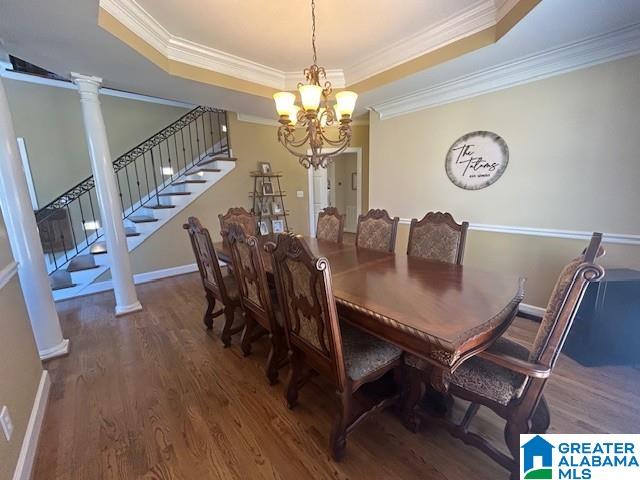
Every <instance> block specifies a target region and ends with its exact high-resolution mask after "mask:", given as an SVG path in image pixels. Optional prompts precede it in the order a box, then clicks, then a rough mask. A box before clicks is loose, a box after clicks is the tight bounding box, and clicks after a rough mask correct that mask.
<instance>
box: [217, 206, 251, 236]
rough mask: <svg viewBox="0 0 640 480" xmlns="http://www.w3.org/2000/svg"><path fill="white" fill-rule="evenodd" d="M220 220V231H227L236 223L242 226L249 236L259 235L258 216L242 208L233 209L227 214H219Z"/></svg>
mask: <svg viewBox="0 0 640 480" xmlns="http://www.w3.org/2000/svg"><path fill="white" fill-rule="evenodd" d="M218 219H219V220H220V231H223V230H227V228H228V227H229V225H231V224H232V223H235V224H237V225H240V226H241V227H242V228H243V229H244V231H245V233H246V234H247V235H253V236H256V235H257V234H258V230H257V229H258V220H257V218H256V216H255V215H253V214H251V213H249V212H247V211H246V210H245V209H244V208H242V207H232V208H230V209H229V211H228V212H227V213H226V214H224V215H223V214H219V215H218Z"/></svg>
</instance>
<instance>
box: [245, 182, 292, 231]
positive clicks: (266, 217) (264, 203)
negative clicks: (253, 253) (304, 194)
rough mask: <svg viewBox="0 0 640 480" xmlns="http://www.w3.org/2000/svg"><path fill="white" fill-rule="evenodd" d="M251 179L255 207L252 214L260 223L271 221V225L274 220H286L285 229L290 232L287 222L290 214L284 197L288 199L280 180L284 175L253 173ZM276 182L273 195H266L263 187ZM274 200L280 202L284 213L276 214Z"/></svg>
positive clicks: (252, 198)
mask: <svg viewBox="0 0 640 480" xmlns="http://www.w3.org/2000/svg"><path fill="white" fill-rule="evenodd" d="M251 178H253V193H252V194H251V201H252V205H253V207H252V208H251V212H252V213H253V214H254V215H255V216H256V218H257V220H258V223H260V222H263V221H265V222H266V221H269V223H271V222H272V221H273V220H284V229H285V231H287V232H288V231H289V223H288V221H287V215H288V213H289V212H288V211H287V209H286V207H285V206H284V197H286V196H287V194H286V192H284V191H283V190H282V187H281V186H280V178H282V174H281V173H279V172H274V173H262V172H251ZM274 180H275V182H276V183H275V185H273V187H272V189H273V193H265V192H264V189H263V188H262V185H263V184H264V183H272V184H273V181H274ZM274 200H277V201H279V202H280V206H281V207H282V211H280V212H278V213H274V211H273V208H272V204H273V201H274ZM265 211H268V212H269V213H264V212H265ZM270 232H273V226H272V227H271V230H270Z"/></svg>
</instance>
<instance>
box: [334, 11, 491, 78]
mask: <svg viewBox="0 0 640 480" xmlns="http://www.w3.org/2000/svg"><path fill="white" fill-rule="evenodd" d="M496 14H497V11H496V6H495V4H494V1H493V0H480V1H477V2H475V3H473V4H472V5H470V6H469V7H467V8H466V9H464V10H463V11H461V12H457V13H456V14H454V15H451V16H450V17H449V18H446V19H444V20H442V21H440V22H438V23H436V24H431V25H428V26H427V27H426V28H424V29H423V30H420V31H418V32H416V33H414V34H412V35H410V36H409V37H406V38H403V39H402V40H399V41H397V42H395V43H393V44H391V45H388V46H386V47H384V48H383V49H381V50H379V51H377V52H373V53H371V54H370V55H365V56H363V57H361V58H360V59H359V60H358V62H357V63H355V64H353V65H350V66H349V67H347V68H345V77H346V79H347V84H348V85H352V84H354V83H358V82H360V81H362V80H366V79H367V78H369V77H372V76H374V75H377V74H378V73H381V72H384V71H386V70H388V69H390V68H393V67H396V66H398V65H401V64H403V63H405V62H408V61H411V60H413V59H415V58H417V57H420V56H421V55H424V54H426V53H429V52H432V51H434V50H438V49H440V48H442V47H444V46H445V45H448V44H450V43H453V42H455V41H457V40H460V39H462V38H465V37H468V36H469V35H473V34H474V33H477V32H480V31H482V30H484V29H486V28H489V27H492V26H494V25H495V24H496Z"/></svg>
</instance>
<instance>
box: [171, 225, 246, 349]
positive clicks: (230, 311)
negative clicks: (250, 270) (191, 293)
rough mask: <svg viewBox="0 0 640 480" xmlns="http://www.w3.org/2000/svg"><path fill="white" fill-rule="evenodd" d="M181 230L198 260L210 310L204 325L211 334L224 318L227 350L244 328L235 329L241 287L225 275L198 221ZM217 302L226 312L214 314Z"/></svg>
mask: <svg viewBox="0 0 640 480" xmlns="http://www.w3.org/2000/svg"><path fill="white" fill-rule="evenodd" d="M182 228H184V229H185V230H187V232H188V233H189V239H190V240H191V247H192V248H193V253H194V255H195V257H196V262H197V264H198V271H199V272H200V278H201V279H202V286H203V287H204V291H205V294H206V297H207V310H206V312H205V314H204V319H203V321H204V324H205V326H206V327H207V329H208V330H211V329H212V328H213V319H214V318H216V317H218V316H220V315H222V314H224V316H225V323H224V327H223V328H222V334H221V336H220V339H221V340H222V343H223V344H224V346H225V347H228V346H230V345H231V336H232V335H234V334H236V333H238V332H239V331H240V330H241V329H242V326H240V327H236V328H233V321H234V317H235V312H236V309H237V308H239V307H240V296H239V293H238V284H237V282H236V279H235V278H234V276H233V275H230V274H229V273H226V274H225V273H223V272H222V269H221V268H220V262H219V260H218V255H217V253H216V250H215V248H213V243H212V242H211V235H210V234H209V230H207V229H206V228H204V227H203V226H202V224H201V223H200V220H198V219H197V218H196V217H189V219H188V220H187V223H185V224H184V225H183V226H182ZM216 300H218V301H220V303H222V305H223V309H222V310H219V311H218V312H215V313H214V310H215V306H216Z"/></svg>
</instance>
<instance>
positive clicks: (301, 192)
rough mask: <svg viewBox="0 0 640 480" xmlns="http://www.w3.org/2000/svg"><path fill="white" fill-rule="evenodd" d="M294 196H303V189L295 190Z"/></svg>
mask: <svg viewBox="0 0 640 480" xmlns="http://www.w3.org/2000/svg"><path fill="white" fill-rule="evenodd" d="M296 197H298V198H304V190H298V191H297V192H296Z"/></svg>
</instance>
